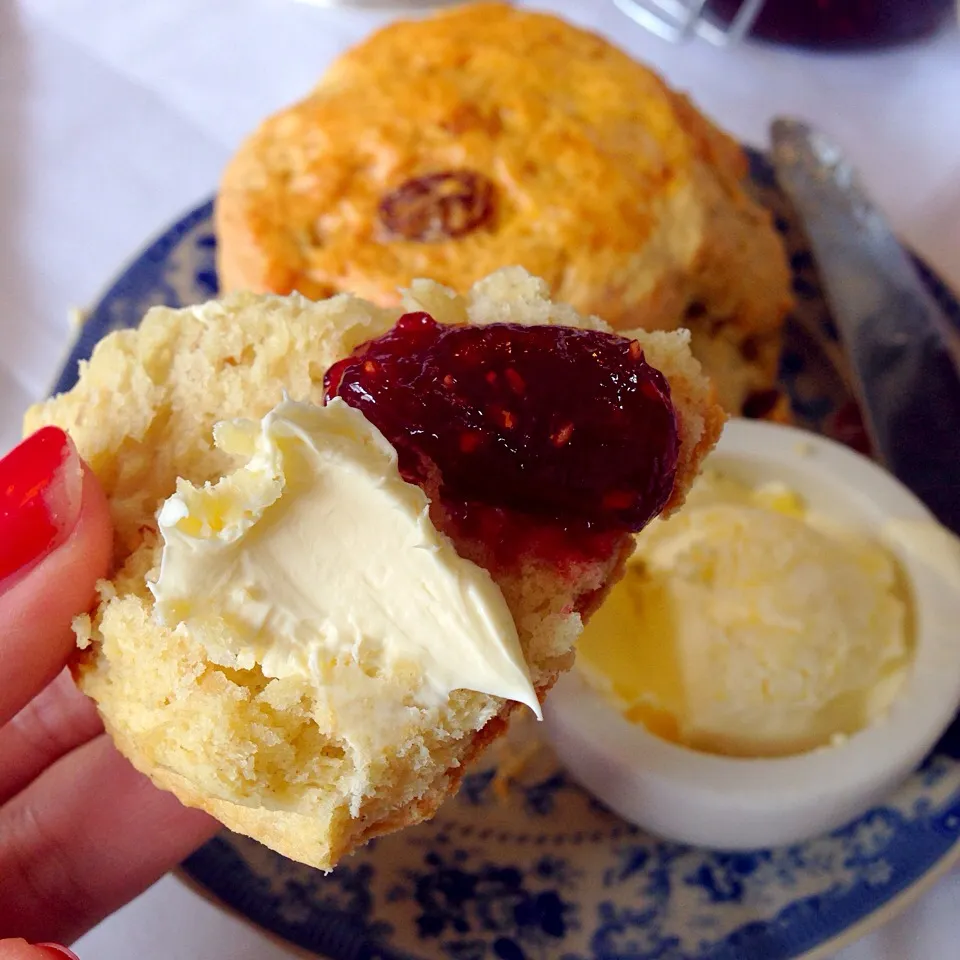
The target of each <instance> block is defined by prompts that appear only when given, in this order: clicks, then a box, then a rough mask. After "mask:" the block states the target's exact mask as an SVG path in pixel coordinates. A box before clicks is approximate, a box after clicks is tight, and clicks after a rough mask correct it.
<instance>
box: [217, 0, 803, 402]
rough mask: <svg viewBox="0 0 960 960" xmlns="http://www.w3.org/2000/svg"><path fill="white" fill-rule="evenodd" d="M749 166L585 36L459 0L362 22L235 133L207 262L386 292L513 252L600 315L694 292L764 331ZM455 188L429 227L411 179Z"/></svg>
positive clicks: (251, 279) (234, 280)
mask: <svg viewBox="0 0 960 960" xmlns="http://www.w3.org/2000/svg"><path fill="white" fill-rule="evenodd" d="M745 173H746V161H745V157H744V155H743V153H742V151H741V150H740V148H739V147H738V146H737V144H736V143H735V142H734V141H732V140H731V139H730V138H729V137H727V136H726V135H725V134H723V133H721V132H720V131H719V130H718V129H717V128H716V127H714V126H713V125H712V124H710V123H709V122H708V121H707V120H705V119H704V118H703V117H702V116H701V115H700V114H699V113H698V112H697V111H696V109H694V108H693V107H692V106H691V104H690V103H689V101H688V100H687V99H686V98H685V97H683V96H681V95H679V94H677V93H675V92H673V91H671V90H670V89H669V88H668V87H667V86H666V85H665V84H664V83H663V82H662V81H661V80H660V79H659V77H657V76H656V75H655V74H654V73H652V72H651V71H650V70H648V69H646V68H645V67H643V66H641V65H640V64H638V63H636V62H635V61H634V60H632V59H631V58H630V57H628V56H627V55H626V54H624V53H623V52H621V51H620V50H618V49H616V48H615V47H613V46H612V45H611V44H609V43H608V42H606V41H605V40H603V39H602V38H600V37H598V36H595V35H593V34H591V33H588V32H586V31H583V30H580V29H577V28H575V27H573V26H571V25H569V24H567V23H565V22H564V21H562V20H560V19H558V18H555V17H551V16H546V15H543V14H539V13H533V12H530V11H525V10H519V9H515V8H513V7H511V6H509V5H507V4H503V3H477V4H469V5H465V6H462V7H458V8H456V9H454V10H452V11H449V12H444V13H442V14H439V15H436V16H433V17H430V18H428V19H424V20H418V21H404V22H398V23H394V24H392V25H390V26H388V27H386V28H385V29H383V30H381V31H379V32H377V33H375V34H374V35H373V36H371V37H370V38H369V39H368V40H366V41H365V42H363V43H361V44H360V45H359V46H357V47H355V48H354V49H352V50H350V51H349V52H347V53H346V54H344V55H343V56H342V57H341V58H340V59H339V60H337V61H336V62H335V63H334V64H333V65H332V67H331V68H330V69H329V70H328V72H327V74H326V75H325V76H324V78H323V79H322V81H321V82H320V84H319V85H318V86H317V87H316V88H315V90H314V91H313V92H312V94H311V95H310V96H308V97H307V98H306V99H305V100H303V101H302V102H300V103H299V104H297V105H295V106H293V107H291V108H289V109H287V110H285V111H283V112H281V113H279V114H277V115H275V116H274V117H272V118H270V119H268V120H267V121H266V122H265V123H264V124H263V125H262V126H261V127H260V129H259V130H258V131H257V132H256V133H255V134H254V135H253V136H252V137H251V138H250V139H249V140H248V141H247V142H246V143H245V144H244V146H243V147H242V148H241V150H240V151H239V153H238V154H237V155H236V157H235V158H234V159H233V161H232V162H231V164H230V165H229V167H228V169H227V171H226V174H225V176H224V179H223V183H222V187H221V190H220V194H219V198H218V205H217V229H218V240H219V244H220V251H219V257H220V260H219V268H220V277H221V283H222V285H223V288H224V289H226V290H231V289H240V288H246V289H252V290H255V291H274V292H280V293H286V292H290V291H292V290H299V291H300V292H301V293H304V294H305V295H307V296H309V297H323V296H328V295H330V294H331V293H334V292H336V291H339V290H344V289H349V290H351V291H353V292H356V293H358V294H359V295H361V296H364V297H367V298H369V299H370V300H372V301H374V302H378V303H381V304H391V303H395V302H396V296H397V294H396V290H397V288H398V286H403V285H405V284H407V283H409V282H410V280H411V279H413V278H414V277H417V276H431V277H434V278H436V279H437V280H438V281H439V282H441V283H444V284H446V285H448V286H451V287H453V288H454V289H457V290H461V291H462V290H466V289H467V288H469V286H470V284H471V283H472V282H474V281H476V280H477V279H478V278H480V277H482V276H485V275H486V274H488V273H490V272H491V271H493V270H495V269H496V268H498V267H502V266H505V265H510V264H519V265H522V266H523V267H525V268H526V269H528V270H529V271H531V272H532V273H534V274H536V275H538V276H540V277H542V278H543V279H545V280H546V281H547V283H548V284H549V286H550V289H551V291H552V293H553V295H554V296H555V297H556V298H557V299H559V300H563V301H566V302H570V303H572V304H573V305H574V306H575V307H577V308H578V309H579V310H580V311H582V312H588V313H595V314H597V315H599V316H601V317H603V318H604V319H605V320H606V321H607V322H608V323H610V324H611V325H612V326H614V327H615V328H616V327H620V328H625V327H637V326H642V327H644V328H646V329H673V328H675V327H676V326H677V325H678V324H679V323H681V322H682V321H683V318H684V315H685V312H687V314H688V319H696V318H697V317H699V316H702V315H703V314H704V313H707V314H709V315H710V317H711V319H716V318H721V319H722V321H723V322H724V323H725V324H730V325H733V326H734V327H739V328H741V329H744V330H748V331H753V332H754V333H756V334H758V335H760V336H761V337H762V336H763V335H764V334H765V333H767V332H773V331H776V330H777V329H779V325H780V322H781V320H782V316H783V313H784V310H785V308H786V306H787V302H788V295H787V273H786V267H785V263H784V257H783V253H782V250H781V249H780V246H779V242H778V240H777V237H776V235H775V233H774V231H773V230H772V228H771V226H770V224H769V215H768V214H767V213H766V212H765V211H764V210H763V209H762V208H761V207H759V205H757V204H756V203H755V202H754V201H753V200H752V199H751V198H750V197H748V195H747V194H746V193H745V192H744V189H743V187H742V184H741V181H742V178H743V177H744V175H745ZM442 174H455V176H448V177H439V175H442ZM434 176H437V177H438V178H437V179H434V180H429V181H427V182H426V183H424V182H423V181H422V180H421V179H420V178H424V177H434ZM398 190H400V194H399V196H398V194H397V191H398ZM451 191H452V192H455V193H458V194H459V195H460V198H461V199H460V201H457V200H454V201H450V203H452V205H453V207H454V208H455V209H453V210H452V211H451V208H450V207H449V206H448V207H447V208H446V209H447V212H448V214H449V217H448V223H447V226H448V228H449V229H448V230H443V229H437V224H436V223H435V222H434V223H433V224H432V225H431V224H427V225H426V228H425V224H424V222H423V219H422V217H420V218H419V219H418V211H419V212H420V213H422V203H423V196H424V194H429V195H430V196H432V197H434V199H435V198H436V195H437V193H445V194H449V192H451ZM418 205H419V206H418ZM439 206H442V204H439ZM434 207H435V208H438V204H437V203H434ZM411 211H412V212H411ZM451 230H452V232H454V233H456V234H457V235H456V236H452V237H451V236H448V235H446V234H448V233H449V232H450V231H451ZM405 233H406V235H407V236H414V237H419V239H407V238H406V237H405V236H404V234H405ZM731 402H732V400H731Z"/></svg>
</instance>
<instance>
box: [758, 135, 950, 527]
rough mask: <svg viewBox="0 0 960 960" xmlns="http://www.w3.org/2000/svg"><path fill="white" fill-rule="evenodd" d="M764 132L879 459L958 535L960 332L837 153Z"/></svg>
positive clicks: (814, 142)
mask: <svg viewBox="0 0 960 960" xmlns="http://www.w3.org/2000/svg"><path fill="white" fill-rule="evenodd" d="M770 133H771V142H772V160H773V166H774V170H775V171H776V175H777V180H778V182H779V184H780V186H781V188H782V189H783V190H784V192H785V193H786V194H787V196H788V197H789V198H790V200H791V202H792V203H793V206H794V207H795V209H796V211H797V213H798V214H799V216H800V219H801V221H802V223H803V226H804V229H805V231H806V234H807V237H808V239H809V241H810V247H811V250H812V253H813V256H814V259H815V260H816V263H817V269H818V272H819V274H820V278H821V280H822V283H823V287H824V292H825V294H826V299H827V303H828V306H829V307H830V310H831V313H832V315H833V319H834V321H835V323H836V325H837V328H838V329H839V331H840V337H841V341H842V343H843V346H844V348H845V351H846V355H847V357H848V359H849V361H850V366H851V368H852V373H853V380H854V384H853V386H854V390H855V392H856V394H857V398H858V400H859V401H860V406H861V410H862V411H863V416H864V422H865V426H866V428H867V433H868V434H869V436H870V439H871V440H872V441H873V446H874V450H875V452H876V454H877V456H878V459H879V460H880V461H881V462H882V463H883V464H884V466H886V468H887V469H888V470H890V472H891V473H893V474H894V475H895V476H896V477H898V478H899V479H900V480H901V481H902V482H903V483H904V484H906V486H908V487H910V489H911V490H913V492H914V493H915V494H916V495H917V496H918V497H920V499H921V500H923V501H924V502H925V503H926V504H927V506H928V507H929V508H930V510H931V511H932V512H933V513H934V514H935V515H936V516H937V517H938V519H939V520H940V521H941V523H943V524H944V525H946V526H947V527H949V528H951V529H952V530H953V531H954V532H956V533H960V333H958V332H957V330H956V329H955V328H954V327H953V325H952V324H951V322H950V320H949V319H948V318H947V317H946V316H945V315H944V314H943V312H942V310H941V309H940V307H939V306H938V304H937V303H936V301H935V300H934V299H933V297H932V296H931V295H930V293H929V291H928V290H927V288H926V286H925V285H924V283H923V281H922V280H921V279H920V277H919V276H918V274H917V271H916V269H915V267H914V265H913V263H912V262H911V260H910V257H909V256H908V255H907V253H906V251H905V250H904V249H903V247H902V246H901V245H900V243H899V242H898V241H897V239H896V237H895V236H894V235H893V232H892V231H891V229H890V227H889V225H888V224H887V222H886V220H885V219H884V217H883V215H882V214H881V213H880V212H879V211H878V210H877V208H876V207H875V206H874V205H873V203H872V202H871V201H870V199H869V198H868V197H867V195H866V193H865V192H864V190H863V188H862V186H861V185H860V182H859V178H858V177H857V174H856V171H855V170H854V169H853V167H851V165H850V164H849V163H848V162H847V160H846V159H845V158H844V156H843V155H842V153H841V152H840V150H839V149H838V148H837V146H836V144H834V143H833V142H832V141H831V140H830V139H828V138H827V137H826V136H824V135H823V134H822V133H821V132H819V131H817V130H815V129H813V128H811V127H810V126H808V125H807V124H805V123H802V122H800V121H797V120H790V119H777V120H774V122H773V124H772V125H771V128H770Z"/></svg>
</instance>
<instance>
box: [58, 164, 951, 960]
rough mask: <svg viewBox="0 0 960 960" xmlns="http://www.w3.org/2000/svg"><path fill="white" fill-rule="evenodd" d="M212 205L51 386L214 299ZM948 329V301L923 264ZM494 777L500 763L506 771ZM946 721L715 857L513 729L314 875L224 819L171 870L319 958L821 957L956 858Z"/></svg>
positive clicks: (854, 421) (808, 350) (819, 416)
mask: <svg viewBox="0 0 960 960" xmlns="http://www.w3.org/2000/svg"><path fill="white" fill-rule="evenodd" d="M751 179H752V181H753V184H754V188H755V190H756V192H757V194H758V196H759V197H760V199H761V200H762V201H763V202H764V203H765V204H766V205H767V206H768V207H769V208H770V209H771V211H772V212H773V214H774V217H775V221H776V224H777V227H778V229H779V230H780V232H781V233H782V234H783V237H784V240H785V243H786V245H787V249H788V252H789V254H790V264H791V268H792V270H793V287H794V293H795V296H796V301H797V305H796V310H795V312H794V314H793V316H792V317H791V318H790V321H789V322H788V325H787V330H786V343H785V348H784V352H783V357H782V362H781V382H782V385H783V388H784V389H785V390H786V391H787V393H788V394H789V396H790V400H791V404H792V407H793V413H794V417H795V419H796V421H797V422H798V423H799V424H801V425H803V426H806V427H808V428H809V429H812V430H817V431H819V432H823V433H826V434H828V435H832V436H835V437H838V438H841V439H846V440H848V441H853V442H856V441H857V440H858V439H862V437H861V436H860V435H859V428H858V423H859V421H858V415H857V411H856V405H855V404H854V402H853V400H852V398H851V393H850V388H849V385H848V384H849V378H848V374H847V371H846V367H845V363H844V360H843V355H842V350H841V348H840V345H839V343H838V341H837V332H836V329H835V327H834V325H833V322H832V320H831V318H830V315H829V311H828V310H827V307H826V305H825V303H824V301H823V297H822V294H821V290H820V287H819V284H818V281H817V276H816V271H815V267H814V264H813V260H812V258H811V255H810V252H809V250H808V249H807V248H806V246H805V240H804V238H803V236H802V231H801V230H800V229H799V227H798V225H797V223H796V220H795V217H794V216H793V214H792V213H791V211H790V209H789V206H788V204H787V203H786V201H785V199H784V197H783V196H782V194H780V192H779V191H778V189H777V187H776V183H775V180H774V177H773V173H772V171H771V169H770V167H769V164H768V163H767V162H766V161H765V160H764V158H763V157H762V155H760V154H756V153H754V154H752V155H751ZM215 245H216V241H215V238H214V235H213V225H212V203H205V204H203V205H202V206H200V207H198V208H197V209H195V210H193V211H191V212H190V213H188V214H187V215H186V216H185V217H183V218H182V219H181V220H180V221H178V222H177V223H176V224H174V225H173V226H172V227H170V228H169V229H168V230H167V231H166V232H164V233H163V235H162V236H160V237H159V238H158V239H157V240H155V241H154V243H153V244H152V245H151V246H150V247H149V248H148V249H147V250H145V251H144V252H143V253H142V254H141V255H140V256H138V257H137V258H136V259H135V260H134V261H133V262H132V263H131V264H130V265H129V266H128V267H127V268H126V270H125V271H124V272H123V273H122V274H121V276H120V277H119V279H118V280H117V281H116V283H115V284H114V285H113V286H112V287H111V288H110V290H109V291H108V292H107V293H106V294H105V295H104V297H103V298H102V299H101V300H100V302H99V303H98V304H97V306H96V307H95V308H94V309H93V310H92V311H91V313H90V315H89V317H88V319H87V322H86V323H85V324H84V326H83V328H82V329H81V332H80V335H79V337H78V339H77V342H76V343H75V345H74V348H73V351H72V353H71V355H70V358H69V360H68V361H67V363H66V365H65V367H64V369H63V371H62V373H61V376H60V378H59V380H58V382H57V385H56V390H57V391H58V392H59V391H62V390H66V389H69V388H70V386H72V385H73V383H74V382H75V381H76V377H77V370H78V363H79V362H80V361H82V360H83V359H85V358H87V357H89V355H90V353H91V351H92V350H93V347H94V346H95V344H96V342H97V341H98V340H99V339H100V338H101V337H103V336H104V334H106V333H108V332H109V331H111V330H115V329H120V328H124V327H130V326H135V325H136V324H137V323H138V322H139V321H140V318H141V317H142V316H143V314H144V312H145V311H146V310H147V309H148V308H149V307H151V306H154V305H156V304H168V305H170V306H181V305H186V304H190V303H195V302H198V301H201V300H205V299H208V298H210V297H212V296H214V295H216V292H217V277H216V270H215V262H214V261H215ZM918 267H919V269H920V271H921V273H922V275H923V277H924V279H925V280H926V282H927V283H928V285H929V286H930V289H931V291H932V292H933V294H934V295H935V296H936V297H937V299H938V300H939V301H940V303H941V305H942V306H943V307H944V308H945V309H946V311H947V312H948V314H949V315H950V316H951V317H952V318H953V319H954V320H955V321H956V322H957V323H958V325H960V304H958V303H957V301H956V299H954V297H953V296H952V295H951V294H950V292H949V291H948V290H947V289H946V287H945V286H944V285H943V284H942V283H940V281H939V280H938V279H937V278H936V277H935V276H934V275H933V274H932V273H930V271H929V270H927V269H926V268H925V267H924V266H923V265H922V264H919V263H918ZM510 771H513V772H512V774H511V772H510ZM958 841H960V722H957V723H955V724H954V726H953V728H951V730H950V731H948V733H947V734H946V736H945V737H944V738H943V739H942V741H941V742H940V744H939V745H938V746H937V748H936V749H935V750H934V751H933V753H932V754H931V755H930V756H929V757H928V758H927V760H926V762H925V763H924V764H923V766H922V768H921V769H920V770H919V771H917V772H916V773H915V774H914V775H913V776H912V777H911V778H910V779H909V780H908V781H907V782H906V783H904V784H903V785H902V786H901V787H900V788H899V789H898V790H897V791H896V792H895V793H894V795H892V796H891V797H889V798H888V800H887V801H886V802H885V803H884V804H883V805H882V806H879V807H876V808H875V809H873V810H871V811H869V812H868V813H866V814H865V815H864V816H863V817H861V818H860V819H859V820H857V821H856V822H854V823H852V824H850V825H848V826H847V827H844V828H843V829H840V830H837V831H835V832H834V833H832V834H830V835H828V836H824V837H822V838H819V839H816V840H813V841H810V842H807V843H803V844H798V845H796V846H793V847H787V848H782V849H776V850H760V851H755V852H750V853H736V854H723V853H716V852H708V851H702V850H698V849H694V848H689V847H684V846H680V845H678V844H674V843H668V842H665V841H662V840H658V839H656V838H654V837H651V836H649V835H647V834H645V833H643V832H642V831H640V830H638V829H637V828H635V827H633V826H631V825H629V824H627V823H625V822H624V821H622V820H620V819H619V818H618V817H616V816H615V815H614V814H612V813H610V812H609V811H608V810H606V809H605V808H604V807H603V806H601V805H600V804H599V803H598V802H596V801H595V800H593V798H592V797H590V795H589V794H587V793H586V792H584V791H583V790H582V789H581V788H580V787H579V786H577V785H576V784H575V783H574V782H573V781H572V780H571V779H570V778H569V777H568V776H567V775H566V774H565V772H564V771H563V769H562V768H561V767H560V766H559V764H558V762H557V761H556V759H555V758H554V757H553V755H552V753H551V751H550V750H549V747H548V746H546V744H544V743H542V742H540V734H539V731H538V729H537V727H536V724H535V723H533V722H532V721H524V722H520V723H519V724H516V725H515V728H514V729H513V730H512V731H511V734H510V736H509V737H508V738H506V740H505V741H503V742H502V743H501V744H498V745H497V746H496V748H495V749H494V750H493V751H491V753H490V754H489V755H488V757H487V758H486V759H485V760H484V761H483V762H482V763H481V765H480V766H479V767H477V768H476V769H475V770H474V771H473V772H471V773H470V774H469V775H468V776H467V777H466V778H465V780H464V785H463V788H462V790H461V792H460V794H459V795H458V796H457V797H456V798H455V799H454V800H452V801H450V802H449V803H447V804H446V805H445V806H444V807H443V808H442V810H441V811H440V813H439V815H438V816H437V817H436V818H435V819H434V820H433V821H432V822H430V823H425V824H421V825H419V826H417V827H414V828H411V829H408V830H406V831H404V832H402V833H399V834H394V835H392V836H389V837H384V838H382V839H380V840H377V841H374V842H373V843H371V844H369V845H368V846H367V847H366V848H364V849H363V850H361V851H360V852H358V853H357V854H355V855H354V856H353V857H351V858H349V859H348V860H346V861H345V862H344V863H343V864H341V865H340V866H339V867H338V868H337V869H336V870H334V871H333V872H332V873H331V874H329V875H326V876H325V875H323V874H321V873H319V872H318V871H315V870H312V869H310V868H307V867H304V866H301V865H299V864H296V863H293V862H291V861H289V860H286V859H284V858H283V857H281V856H279V855H277V854H274V853H272V852H271V851H269V850H267V849H266V848H264V847H262V846H260V845H259V844H257V843H255V842H254V841H252V840H249V839H247V838H244V837H240V836H237V835H234V834H231V833H229V832H224V833H222V834H220V835H219V836H218V837H216V838H215V839H214V840H213V841H211V842H210V843H209V844H207V845H206V846H205V847H203V848H202V849H201V850H200V851H199V852H197V853H196V854H194V855H193V856H192V857H190V858H189V859H188V860H187V861H186V862H185V863H184V865H183V870H184V871H185V873H186V874H187V876H188V877H189V878H191V880H192V881H193V882H194V883H195V884H197V885H199V886H200V887H201V888H202V889H203V890H205V891H206V892H207V893H209V894H210V895H212V896H213V897H214V898H215V899H217V900H218V901H220V902H221V903H223V904H224V905H226V906H227V907H229V908H231V909H233V910H235V911H238V912H239V913H241V914H243V915H245V916H246V917H247V918H249V919H250V920H251V921H253V922H254V923H256V924H258V925H259V926H261V927H262V928H264V929H265V930H267V931H269V932H271V933H273V934H276V935H278V936H280V937H282V938H284V939H286V940H288V941H289V942H291V943H292V944H295V945H297V946H299V947H301V948H303V949H305V950H307V951H310V952H314V953H317V954H320V955H322V956H327V957H329V958H331V960H434V958H441V957H443V958H450V960H548V958H549V960H794V958H804V960H813V958H814V957H821V956H825V955H826V954H827V953H829V952H832V951H833V950H835V949H837V948H838V947H839V945H840V942H841V940H842V939H843V937H844V933H845V932H848V931H851V930H853V929H855V928H856V929H857V930H859V929H862V928H863V926H864V925H865V924H867V923H869V920H870V918H871V917H878V916H880V915H882V914H886V913H888V912H889V911H890V910H891V909H892V908H893V906H895V905H896V904H897V902H898V901H900V902H902V901H903V899H904V895H905V894H906V893H907V892H908V891H910V890H911V888H916V887H917V886H918V885H919V884H920V883H921V882H922V881H923V878H924V877H929V876H931V875H934V874H936V873H938V872H939V871H941V870H942V869H944V868H945V867H946V866H947V865H948V864H949V863H952V862H953V860H954V859H955V858H957V857H958V856H960V842H958Z"/></svg>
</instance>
